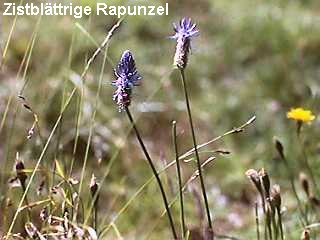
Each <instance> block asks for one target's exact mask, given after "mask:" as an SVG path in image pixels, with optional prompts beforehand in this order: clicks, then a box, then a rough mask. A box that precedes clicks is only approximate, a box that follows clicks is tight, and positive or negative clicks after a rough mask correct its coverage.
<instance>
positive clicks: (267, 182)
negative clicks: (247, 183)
mask: <svg viewBox="0 0 320 240" xmlns="http://www.w3.org/2000/svg"><path fill="white" fill-rule="evenodd" d="M259 176H260V178H261V182H262V184H263V188H264V191H265V193H266V198H269V197H270V179H269V175H268V173H267V172H266V170H264V168H261V169H260V171H259Z"/></svg>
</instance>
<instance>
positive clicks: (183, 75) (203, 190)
mask: <svg viewBox="0 0 320 240" xmlns="http://www.w3.org/2000/svg"><path fill="white" fill-rule="evenodd" d="M180 75H181V80H182V85H183V90H184V95H185V101H186V105H187V112H188V117H189V123H190V128H191V133H192V140H193V147H194V152H195V156H196V160H197V168H198V171H199V179H200V184H201V190H202V195H203V200H204V204H205V209H206V214H207V218H208V225H209V228H210V230H212V222H211V216H210V209H209V203H208V198H207V193H206V188H205V185H204V180H203V175H202V169H201V162H200V157H199V152H198V147H197V141H196V136H195V132H194V127H193V122H192V115H191V107H190V102H189V94H188V87H187V83H186V80H185V74H184V70H183V69H180Z"/></svg>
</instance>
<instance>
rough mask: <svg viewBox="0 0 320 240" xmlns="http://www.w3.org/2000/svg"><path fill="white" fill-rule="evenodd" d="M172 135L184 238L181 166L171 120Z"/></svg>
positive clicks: (175, 133)
mask: <svg viewBox="0 0 320 240" xmlns="http://www.w3.org/2000/svg"><path fill="white" fill-rule="evenodd" d="M172 137H173V145H174V151H175V157H176V167H177V175H178V184H179V198H180V218H181V231H182V239H185V234H186V224H185V219H184V206H183V186H182V177H181V167H180V161H179V151H178V143H177V122H176V121H173V123H172Z"/></svg>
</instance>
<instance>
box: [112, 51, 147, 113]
mask: <svg viewBox="0 0 320 240" xmlns="http://www.w3.org/2000/svg"><path fill="white" fill-rule="evenodd" d="M115 75H116V77H117V79H116V80H115V81H113V82H112V85H113V86H115V87H116V88H117V89H116V90H115V92H114V94H113V100H114V101H115V102H116V103H117V105H118V106H119V111H122V110H124V109H125V108H126V107H128V106H129V105H130V103H131V93H132V89H133V87H135V86H138V85H139V84H140V80H141V79H142V77H141V76H140V74H139V73H138V71H137V69H136V64H135V61H134V58H133V55H132V53H131V52H130V51H129V50H126V51H124V53H123V54H122V56H121V59H120V62H119V64H118V66H117V68H116V69H115Z"/></svg>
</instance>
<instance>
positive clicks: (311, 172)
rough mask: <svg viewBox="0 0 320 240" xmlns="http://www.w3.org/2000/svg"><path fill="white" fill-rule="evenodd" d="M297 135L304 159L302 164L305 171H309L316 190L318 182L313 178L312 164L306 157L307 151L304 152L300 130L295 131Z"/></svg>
mask: <svg viewBox="0 0 320 240" xmlns="http://www.w3.org/2000/svg"><path fill="white" fill-rule="evenodd" d="M297 137H298V141H299V144H300V147H301V153H302V157H303V160H304V166H305V167H306V168H307V171H308V172H309V175H310V177H311V180H312V183H313V185H314V187H315V189H316V190H317V191H318V184H317V181H316V179H315V176H314V173H313V171H312V166H311V165H310V163H309V159H308V156H307V153H306V149H305V146H304V143H303V139H302V136H301V133H300V132H298V133H297Z"/></svg>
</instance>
